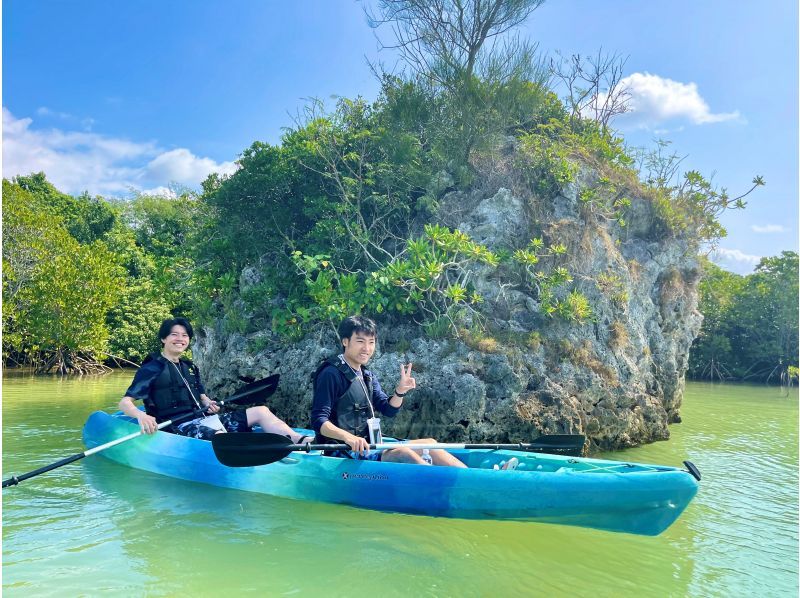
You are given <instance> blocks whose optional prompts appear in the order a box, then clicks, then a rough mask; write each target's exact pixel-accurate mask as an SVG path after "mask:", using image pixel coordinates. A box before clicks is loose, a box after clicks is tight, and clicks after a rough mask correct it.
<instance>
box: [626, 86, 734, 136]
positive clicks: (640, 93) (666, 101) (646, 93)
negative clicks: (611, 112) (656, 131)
mask: <svg viewBox="0 0 800 598" xmlns="http://www.w3.org/2000/svg"><path fill="white" fill-rule="evenodd" d="M620 85H621V86H623V87H626V88H627V90H628V92H629V93H630V100H629V103H628V108H629V110H630V112H628V113H627V114H624V115H622V116H621V117H620V118H619V121H618V124H620V125H623V126H629V127H637V128H646V129H649V128H653V127H656V126H657V125H659V124H662V123H665V122H671V121H680V120H688V121H689V122H690V123H692V124H695V125H705V124H709V123H718V122H723V121H728V120H741V115H740V114H739V111H738V110H737V111H734V112H721V113H714V112H712V111H711V108H710V107H709V105H708V103H707V102H706V101H705V100H704V99H703V97H702V96H701V95H700V92H699V91H698V89H697V84H696V83H681V82H679V81H673V80H672V79H666V78H664V77H659V76H658V75H651V74H650V73H633V74H632V75H629V76H627V77H625V78H624V79H622V80H621V81H620Z"/></svg>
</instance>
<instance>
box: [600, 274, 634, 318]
mask: <svg viewBox="0 0 800 598" xmlns="http://www.w3.org/2000/svg"><path fill="white" fill-rule="evenodd" d="M596 285H597V288H598V289H599V290H600V292H601V293H603V295H605V296H606V297H608V298H609V299H611V301H612V302H613V303H614V304H615V305H617V307H620V308H623V309H624V308H625V307H626V306H627V304H628V299H629V297H628V291H627V290H626V288H625V282H624V281H623V280H622V279H621V278H620V276H619V274H615V273H614V272H611V271H609V272H604V273H603V274H600V275H599V276H598V277H597V281H596Z"/></svg>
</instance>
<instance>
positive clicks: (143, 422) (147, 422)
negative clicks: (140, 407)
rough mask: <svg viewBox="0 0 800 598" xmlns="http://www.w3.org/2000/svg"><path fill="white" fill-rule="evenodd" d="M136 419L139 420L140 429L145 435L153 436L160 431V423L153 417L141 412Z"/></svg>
mask: <svg viewBox="0 0 800 598" xmlns="http://www.w3.org/2000/svg"><path fill="white" fill-rule="evenodd" d="M136 419H138V420H139V428H141V430H142V432H143V433H144V434H153V433H154V432H155V431H156V430H158V422H157V421H156V418H155V417H153V416H152V415H147V414H146V413H145V412H144V411H140V412H139V414H138V415H137V416H136Z"/></svg>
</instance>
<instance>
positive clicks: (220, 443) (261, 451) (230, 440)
mask: <svg viewBox="0 0 800 598" xmlns="http://www.w3.org/2000/svg"><path fill="white" fill-rule="evenodd" d="M291 444H292V441H291V440H289V439H288V438H287V437H286V436H281V435H280V434H269V433H263V434H262V433H258V432H256V433H251V434H215V435H214V437H213V438H212V439H211V446H212V447H213V449H214V454H215V455H216V456H217V460H219V462H220V463H222V464H223V465H227V466H228V467H254V466H255V465H266V464H267V463H274V462H275V461H280V460H281V459H283V458H284V457H286V456H287V455H289V454H291V452H292V449H286V448H284V447H286V446H287V445H291Z"/></svg>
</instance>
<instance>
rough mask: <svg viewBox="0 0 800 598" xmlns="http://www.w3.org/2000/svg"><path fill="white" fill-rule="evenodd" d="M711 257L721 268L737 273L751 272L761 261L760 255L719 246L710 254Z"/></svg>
mask: <svg viewBox="0 0 800 598" xmlns="http://www.w3.org/2000/svg"><path fill="white" fill-rule="evenodd" d="M708 257H709V259H710V260H711V261H712V262H714V263H715V264H717V265H718V266H719V267H720V268H724V269H725V270H729V271H731V272H735V273H737V274H750V273H752V272H753V269H754V268H755V267H756V266H757V265H758V263H759V262H760V261H761V256H759V255H749V254H747V253H744V252H743V251H740V250H739V249H725V248H724V247H718V248H717V249H715V250H714V251H712V252H711V253H710V254H709V256H708Z"/></svg>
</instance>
